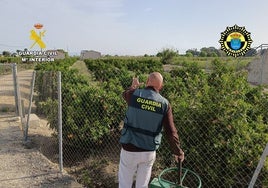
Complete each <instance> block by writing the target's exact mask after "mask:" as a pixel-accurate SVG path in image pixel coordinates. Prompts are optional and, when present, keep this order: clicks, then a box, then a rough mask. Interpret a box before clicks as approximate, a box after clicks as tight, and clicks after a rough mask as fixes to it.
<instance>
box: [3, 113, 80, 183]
mask: <svg viewBox="0 0 268 188" xmlns="http://www.w3.org/2000/svg"><path fill="white" fill-rule="evenodd" d="M13 187H14V188H20V187H23V188H26V187H27V188H28V187H29V188H30V187H41V188H53V187H57V188H58V187H59V188H65V187H66V188H76V187H77V188H78V187H82V186H81V185H79V184H78V183H77V182H75V180H74V179H73V178H72V177H71V176H69V175H68V174H67V173H65V172H63V173H62V174H61V173H59V167H58V165H57V164H54V163H51V162H50V161H49V160H48V159H47V158H46V157H44V156H43V155H42V154H41V153H40V152H39V151H38V150H37V149H36V148H32V149H27V147H25V146H24V144H23V137H22V132H21V130H20V128H19V122H16V121H14V118H0V188H13Z"/></svg>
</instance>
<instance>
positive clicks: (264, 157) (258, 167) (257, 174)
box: [248, 143, 268, 188]
mask: <svg viewBox="0 0 268 188" xmlns="http://www.w3.org/2000/svg"><path fill="white" fill-rule="evenodd" d="M267 156H268V143H267V144H266V147H265V149H264V150H263V153H262V155H261V159H260V161H259V163H258V165H257V168H256V169H255V172H254V174H253V176H252V179H251V181H250V184H249V186H248V188H253V186H254V185H255V182H256V180H257V178H258V176H259V173H260V172H261V169H262V167H263V165H264V162H265V159H266V157H267Z"/></svg>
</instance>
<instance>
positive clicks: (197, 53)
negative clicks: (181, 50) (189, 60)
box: [186, 48, 200, 56]
mask: <svg viewBox="0 0 268 188" xmlns="http://www.w3.org/2000/svg"><path fill="white" fill-rule="evenodd" d="M187 53H191V54H193V56H199V54H200V52H199V51H198V50H197V49H196V48H193V49H189V50H187V51H186V54H187Z"/></svg>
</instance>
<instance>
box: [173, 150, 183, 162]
mask: <svg viewBox="0 0 268 188" xmlns="http://www.w3.org/2000/svg"><path fill="white" fill-rule="evenodd" d="M175 161H176V162H177V163H178V162H179V161H181V162H183V161H184V152H183V151H182V152H181V154H180V155H175Z"/></svg>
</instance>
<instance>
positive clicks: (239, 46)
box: [219, 25, 253, 57]
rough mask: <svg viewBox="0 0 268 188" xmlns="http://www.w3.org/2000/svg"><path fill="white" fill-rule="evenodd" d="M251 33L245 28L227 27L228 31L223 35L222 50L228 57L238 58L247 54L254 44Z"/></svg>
mask: <svg viewBox="0 0 268 188" xmlns="http://www.w3.org/2000/svg"><path fill="white" fill-rule="evenodd" d="M252 42H253V41H252V39H251V37H250V32H248V31H247V30H246V29H245V27H239V26H237V25H234V26H233V27H226V30H225V31H224V32H222V33H221V39H220V40H219V43H220V44H221V50H223V51H224V52H225V53H226V54H227V55H229V56H233V57H238V56H243V55H245V54H246V52H247V51H248V50H250V45H251V43H252Z"/></svg>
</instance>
